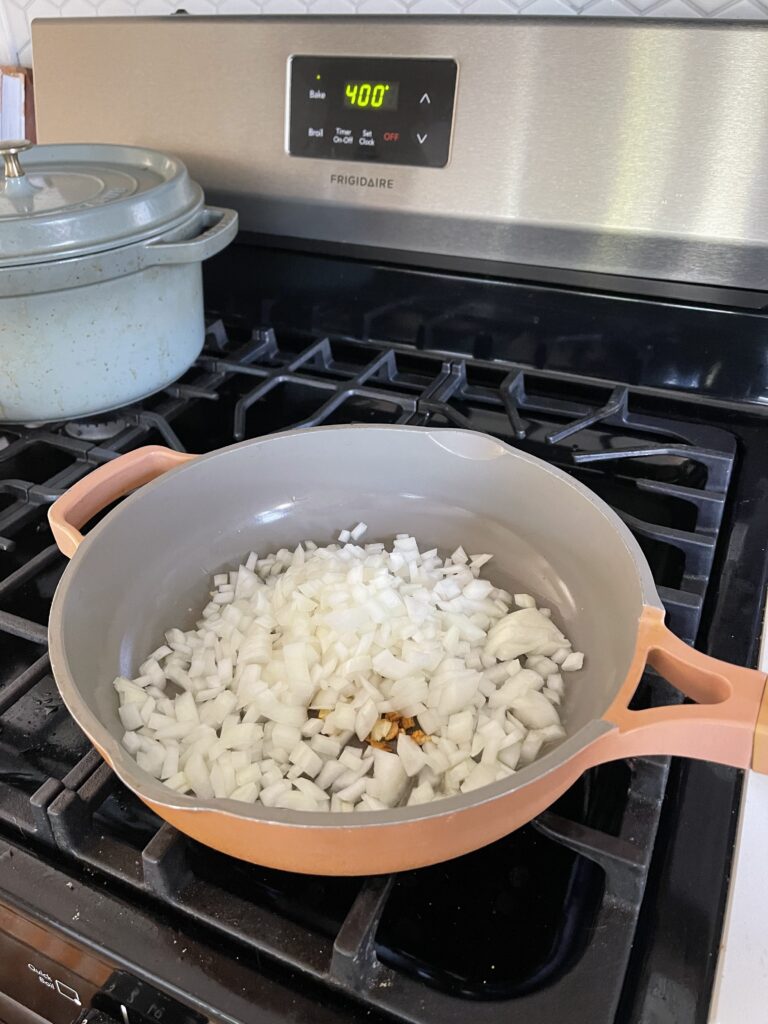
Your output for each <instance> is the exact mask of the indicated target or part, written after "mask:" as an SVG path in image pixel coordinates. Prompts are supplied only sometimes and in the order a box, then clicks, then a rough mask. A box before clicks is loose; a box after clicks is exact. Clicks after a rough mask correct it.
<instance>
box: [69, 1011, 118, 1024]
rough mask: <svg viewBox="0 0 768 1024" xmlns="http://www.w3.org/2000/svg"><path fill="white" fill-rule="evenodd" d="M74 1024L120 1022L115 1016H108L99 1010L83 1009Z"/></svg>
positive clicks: (116, 1023)
mask: <svg viewBox="0 0 768 1024" xmlns="http://www.w3.org/2000/svg"><path fill="white" fill-rule="evenodd" d="M75 1024H121V1022H120V1021H118V1020H117V1019H116V1018H115V1017H110V1016H109V1015H108V1014H106V1013H102V1012H101V1010H83V1012H82V1013H81V1014H80V1016H79V1017H78V1018H77V1020H76V1021H75Z"/></svg>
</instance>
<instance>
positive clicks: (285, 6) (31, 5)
mask: <svg viewBox="0 0 768 1024" xmlns="http://www.w3.org/2000/svg"><path fill="white" fill-rule="evenodd" d="M179 7H183V8H184V10H186V11H188V12H189V13H190V14H353V13H355V12H357V13H359V14H512V15H514V14H559V15H563V14H574V15H579V14H581V15H584V14H588V15H592V16H594V15H605V16H611V15H622V16H628V17H639V16H643V17H665V18H741V19H744V18H747V19H759V20H762V19H765V18H768V0H0V64H16V63H21V64H26V65H29V64H31V62H32V46H31V42H30V23H31V21H32V19H33V18H55V17H58V16H61V17H67V18H77V17H86V16H88V17H93V16H94V15H97V14H98V15H116V14H119V15H128V14H171V13H172V12H173V11H174V10H176V9H177V8H179Z"/></svg>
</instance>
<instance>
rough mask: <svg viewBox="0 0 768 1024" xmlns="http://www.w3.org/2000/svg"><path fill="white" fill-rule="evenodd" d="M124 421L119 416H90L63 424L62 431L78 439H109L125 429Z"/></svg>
mask: <svg viewBox="0 0 768 1024" xmlns="http://www.w3.org/2000/svg"><path fill="white" fill-rule="evenodd" d="M125 426H126V421H125V420H124V419H123V418H122V417H121V416H110V415H109V414H105V415H104V416H91V417H89V418H88V419H85V420H72V421H71V422H70V423H67V424H65V426H64V433H65V434H67V436H68V437H74V438H76V439H77V440H78V441H109V440H110V439H111V438H113V437H117V435H118V434H119V433H120V432H121V431H123V430H125Z"/></svg>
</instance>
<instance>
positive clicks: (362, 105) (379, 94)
mask: <svg viewBox="0 0 768 1024" xmlns="http://www.w3.org/2000/svg"><path fill="white" fill-rule="evenodd" d="M399 91H400V83H399V82H377V81H370V82H345V83H344V106H345V107H352V108H354V109H355V110H397V95H398V93H399Z"/></svg>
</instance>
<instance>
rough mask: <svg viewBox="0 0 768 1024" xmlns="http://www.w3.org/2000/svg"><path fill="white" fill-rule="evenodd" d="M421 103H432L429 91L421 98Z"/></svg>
mask: <svg viewBox="0 0 768 1024" xmlns="http://www.w3.org/2000/svg"><path fill="white" fill-rule="evenodd" d="M419 103H429V104H430V105H431V103H432V100H431V99H430V98H429V93H428V92H425V93H424V95H423V96H422V97H421V99H420V100H419Z"/></svg>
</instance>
